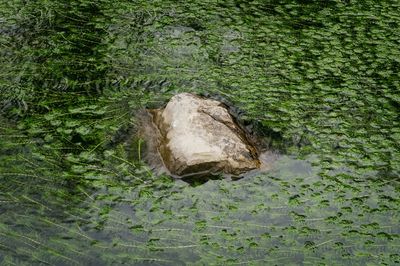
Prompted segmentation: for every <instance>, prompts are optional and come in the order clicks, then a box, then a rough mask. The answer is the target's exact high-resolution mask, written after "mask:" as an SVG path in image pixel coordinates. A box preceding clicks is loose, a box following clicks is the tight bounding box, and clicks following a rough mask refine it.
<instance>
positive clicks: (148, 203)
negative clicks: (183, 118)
mask: <svg viewBox="0 0 400 266" xmlns="http://www.w3.org/2000/svg"><path fill="white" fill-rule="evenodd" d="M399 9H400V6H399V5H398V3H396V1H381V2H379V3H376V2H375V1H325V2H323V3H321V2H318V3H317V2H312V1H298V2H294V1H252V2H244V1H243V2H242V1H226V2H225V3H220V2H218V1H207V2H202V3H200V2H194V1H189V2H185V3H177V2H176V1H135V3H130V2H126V1H117V2H115V3H111V2H110V1H98V3H97V4H92V3H91V1H77V2H76V3H75V4H68V5H67V4H60V3H56V2H55V1H42V2H40V3H33V2H25V1H12V2H7V3H6V2H2V3H1V4H0V10H1V11H0V12H1V13H0V24H1V27H0V31H1V33H2V34H1V35H0V44H1V49H0V58H1V61H2V64H1V70H2V71H1V78H0V95H1V96H0V102H1V113H0V114H1V115H0V119H1V120H0V121H1V126H0V128H1V129H0V148H1V154H0V178H1V182H0V183H1V184H0V188H1V190H0V202H1V205H0V206H1V207H0V210H1V212H0V263H1V264H4V265H13V264H17V265H32V264H60V265H73V264H100V265H101V264H106V265H108V264H123V263H125V264H138V265H147V264H157V265H184V264H194V265H209V264H210V265H213V264H215V265H220V264H228V265H235V264H248V265H265V264H278V265H280V264H289V265H292V264H293V265H298V264H312V265H314V264H321V265H325V264H326V265H332V264H334V265H346V264H356V265H368V264H371V265H376V264H386V265H392V264H396V263H399V261H400V257H399V253H398V250H399V246H400V239H399V237H400V235H399V234H400V227H399V225H398V221H399V207H400V202H399V199H400V194H399V193H400V190H399V179H398V177H399V170H400V157H399V156H400V149H399V143H400V142H399V141H400V138H399V137H400V135H399V134H400V129H399V121H400V120H399V73H400V72H399V70H400V69H399V63H400V49H399V43H398V40H399V39H400V38H399V37H400V36H399V32H400V31H399V23H400V22H399V16H398V13H399V11H400V10H399ZM184 91H185V92H194V93H199V94H206V95H214V96H215V95H217V96H218V97H223V98H224V99H227V100H229V101H230V102H231V103H233V104H234V105H236V106H237V107H238V108H239V109H240V113H239V117H240V119H242V120H243V121H250V122H251V123H252V124H253V125H256V126H257V127H259V129H258V130H261V132H262V131H264V132H268V134H267V133H266V134H265V137H266V138H271V141H272V143H273V144H274V147H277V148H278V149H279V150H280V151H281V153H282V155H281V157H280V158H279V159H278V160H277V162H276V164H275V165H274V167H273V169H272V170H271V171H270V172H268V173H264V174H260V175H257V176H249V177H245V178H243V179H240V180H238V181H235V182H232V181H228V180H211V181H209V182H207V183H205V184H202V185H199V186H191V185H189V184H187V183H185V182H183V181H179V180H172V179H171V178H170V177H168V176H156V175H154V174H153V173H152V171H151V169H149V166H148V165H146V163H145V162H143V161H142V160H141V158H143V156H142V154H141V151H142V150H143V149H142V148H141V145H142V144H141V141H140V140H139V139H137V138H134V136H135V133H136V131H137V130H138V127H139V121H138V120H137V119H135V115H137V114H138V112H139V111H138V110H140V109H141V108H145V107H158V106H160V105H162V104H163V103H165V101H166V100H167V99H169V97H170V96H171V95H173V94H175V93H179V92H184Z"/></svg>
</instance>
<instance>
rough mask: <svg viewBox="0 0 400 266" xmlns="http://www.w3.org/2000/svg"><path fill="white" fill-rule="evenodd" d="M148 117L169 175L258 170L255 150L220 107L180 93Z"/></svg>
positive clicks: (242, 131)
mask: <svg viewBox="0 0 400 266" xmlns="http://www.w3.org/2000/svg"><path fill="white" fill-rule="evenodd" d="M152 113H153V121H154V123H155V125H156V127H157V128H158V130H159V135H160V136H159V141H158V142H159V144H158V145H159V147H158V150H159V153H160V155H161V157H162V160H163V162H164V164H165V166H166V167H167V168H168V170H169V171H170V172H171V174H174V175H177V176H180V177H186V176H191V175H194V176H198V175H208V174H218V173H225V174H230V175H239V174H241V173H244V172H246V171H249V170H252V169H256V168H259V167H260V162H259V160H258V154H257V150H256V149H255V148H254V147H253V146H252V145H251V143H250V141H249V140H248V138H247V136H246V133H245V132H244V130H242V128H241V127H240V126H239V125H238V124H237V123H236V122H235V120H234V118H233V117H232V116H231V115H230V113H229V111H228V109H227V107H226V105H224V104H223V103H221V102H219V101H216V100H212V99H206V98H203V97H200V96H197V95H194V94H190V93H181V94H178V95H175V96H174V97H172V98H171V100H170V101H169V102H168V104H167V106H166V107H165V108H163V109H157V110H153V111H152Z"/></svg>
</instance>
